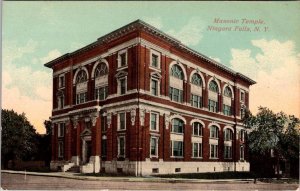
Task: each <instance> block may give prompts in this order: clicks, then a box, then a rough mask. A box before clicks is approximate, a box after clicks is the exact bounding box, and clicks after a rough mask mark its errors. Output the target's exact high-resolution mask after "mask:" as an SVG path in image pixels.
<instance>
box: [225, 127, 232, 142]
mask: <svg viewBox="0 0 300 191" xmlns="http://www.w3.org/2000/svg"><path fill="white" fill-rule="evenodd" d="M232 138H233V132H232V130H231V129H229V128H226V129H225V131H224V140H225V141H232Z"/></svg>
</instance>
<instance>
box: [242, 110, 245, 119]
mask: <svg viewBox="0 0 300 191" xmlns="http://www.w3.org/2000/svg"><path fill="white" fill-rule="evenodd" d="M244 117H245V110H244V109H243V108H242V109H241V118H244Z"/></svg>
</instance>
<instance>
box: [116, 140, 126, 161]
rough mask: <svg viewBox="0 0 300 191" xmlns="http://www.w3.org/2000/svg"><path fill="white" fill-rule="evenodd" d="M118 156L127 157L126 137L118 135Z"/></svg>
mask: <svg viewBox="0 0 300 191" xmlns="http://www.w3.org/2000/svg"><path fill="white" fill-rule="evenodd" d="M118 157H125V137H118Z"/></svg>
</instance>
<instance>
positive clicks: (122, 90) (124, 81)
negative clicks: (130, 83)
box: [120, 79, 126, 95]
mask: <svg viewBox="0 0 300 191" xmlns="http://www.w3.org/2000/svg"><path fill="white" fill-rule="evenodd" d="M120 85H121V95H123V94H125V93H126V80H125V79H121V80H120Z"/></svg>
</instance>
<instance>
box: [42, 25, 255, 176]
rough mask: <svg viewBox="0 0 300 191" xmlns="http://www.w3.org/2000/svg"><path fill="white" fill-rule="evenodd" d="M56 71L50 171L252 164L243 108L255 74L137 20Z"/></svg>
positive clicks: (241, 167)
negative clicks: (247, 73)
mask: <svg viewBox="0 0 300 191" xmlns="http://www.w3.org/2000/svg"><path fill="white" fill-rule="evenodd" d="M45 66H46V67H49V68H52V69H53V111H52V117H51V119H52V123H53V131H52V162H51V168H52V169H61V170H63V171H67V170H68V169H69V168H71V167H73V166H75V167H76V166H77V167H80V171H81V172H83V173H90V172H96V173H97V172H109V173H126V174H132V175H136V176H139V175H149V174H158V173H159V174H167V173H188V172H214V171H216V172H217V171H249V162H248V155H247V145H246V142H245V137H246V136H245V135H246V131H245V129H244V127H243V124H242V123H241V116H242V115H243V113H244V111H245V109H246V108H248V106H249V86H250V85H253V84H254V83H255V82H254V81H253V80H251V79H249V78H248V77H246V76H244V75H242V74H240V73H237V72H235V71H233V70H231V69H229V68H227V67H225V66H223V65H221V64H219V63H217V62H216V61H213V60H211V59H210V58H208V57H206V56H204V55H202V54H200V53H198V52H196V51H194V50H192V49H190V48H188V47H187V46H185V45H183V44H182V43H181V42H180V41H178V40H176V39H175V38H173V37H171V36H169V35H167V34H165V33H163V32H162V31H160V30H158V29H156V28H154V27H153V26H151V25H149V24H147V23H145V22H143V21H141V20H137V21H134V22H132V23H130V24H128V25H126V26H124V27H121V28H119V29H117V30H115V31H113V32H111V33H109V34H107V35H105V36H103V37H101V38H99V39H97V41H95V42H93V43H91V44H89V45H87V46H85V47H83V48H81V49H79V50H76V51H75V52H72V53H68V54H65V55H63V56H61V57H59V58H57V59H55V60H52V61H50V62H48V63H46V64H45Z"/></svg>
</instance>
